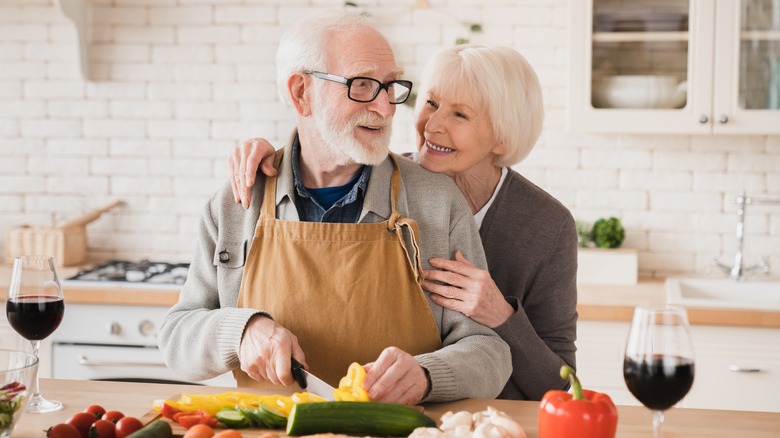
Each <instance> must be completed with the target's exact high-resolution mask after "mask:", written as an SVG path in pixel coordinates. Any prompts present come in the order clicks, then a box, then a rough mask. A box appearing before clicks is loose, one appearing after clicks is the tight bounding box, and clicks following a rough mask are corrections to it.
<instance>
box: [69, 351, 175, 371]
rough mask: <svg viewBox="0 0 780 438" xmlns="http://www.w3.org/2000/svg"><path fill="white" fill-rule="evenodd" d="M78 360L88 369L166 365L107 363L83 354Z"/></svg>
mask: <svg viewBox="0 0 780 438" xmlns="http://www.w3.org/2000/svg"><path fill="white" fill-rule="evenodd" d="M76 359H77V360H78V362H79V365H84V366H88V367H137V366H142V367H161V368H165V364H164V363H160V362H114V361H106V360H90V359H88V358H87V356H84V355H83V354H79V355H78V356H76Z"/></svg>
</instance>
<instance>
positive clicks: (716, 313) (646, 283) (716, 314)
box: [577, 279, 780, 328]
mask: <svg viewBox="0 0 780 438" xmlns="http://www.w3.org/2000/svg"><path fill="white" fill-rule="evenodd" d="M577 292H578V294H579V296H578V303H577V312H578V313H579V317H580V319H582V320H596V321H628V322H630V321H631V318H632V317H633V314H634V307H635V306H639V305H645V306H661V305H663V304H664V303H666V291H665V289H664V280H663V279H647V280H640V281H639V283H638V284H636V285H627V286H615V285H590V284H587V285H582V284H581V285H578V286H577ZM688 320H689V321H690V323H691V324H700V325H722V326H743V327H766V328H780V312H776V311H771V310H766V311H763V310H745V309H716V308H703V307H700V308H694V307H689V308H688Z"/></svg>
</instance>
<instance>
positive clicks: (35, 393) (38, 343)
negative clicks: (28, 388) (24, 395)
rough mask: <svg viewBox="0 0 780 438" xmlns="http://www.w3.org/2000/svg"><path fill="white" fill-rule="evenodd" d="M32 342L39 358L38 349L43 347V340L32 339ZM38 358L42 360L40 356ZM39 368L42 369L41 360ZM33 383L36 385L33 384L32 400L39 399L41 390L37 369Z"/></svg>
mask: <svg viewBox="0 0 780 438" xmlns="http://www.w3.org/2000/svg"><path fill="white" fill-rule="evenodd" d="M30 344H31V345H32V350H33V351H32V352H33V355H35V357H36V358H38V349H39V348H40V347H41V341H30ZM38 360H39V361H40V358H38ZM38 369H40V362H39V363H38ZM33 385H35V386H33V395H32V397H31V398H32V400H37V399H39V398H41V392H40V390H39V386H38V370H37V369H36V371H35V383H33Z"/></svg>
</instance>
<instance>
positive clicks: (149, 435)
mask: <svg viewBox="0 0 780 438" xmlns="http://www.w3.org/2000/svg"><path fill="white" fill-rule="evenodd" d="M172 436H173V429H171V425H170V423H168V422H167V421H163V420H157V421H154V422H151V423H149V424H147V425H146V426H144V427H142V428H140V429H138V430H136V431H135V432H133V433H131V434H130V435H128V436H127V438H171V437H172Z"/></svg>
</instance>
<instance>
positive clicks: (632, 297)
mask: <svg viewBox="0 0 780 438" xmlns="http://www.w3.org/2000/svg"><path fill="white" fill-rule="evenodd" d="M77 271H78V268H60V269H59V274H60V277H61V279H64V278H68V277H70V276H72V275H75V273H76V272H77ZM9 278H10V267H9V266H7V265H5V266H0V298H2V299H5V298H6V296H7V291H8V281H9ZM577 288H578V292H579V297H578V304H577V311H578V312H579V317H580V319H581V320H584V321H631V318H632V315H633V312H634V307H635V306H638V305H663V304H664V303H665V302H666V295H665V291H664V280H663V279H640V281H639V283H638V284H636V285H626V286H616V285H591V284H587V285H583V284H581V285H578V286H577ZM63 292H64V294H65V301H66V303H82V304H113V305H137V306H172V305H173V304H175V303H176V302H177V301H178V299H179V292H178V291H177V290H171V289H136V288H133V287H107V286H100V285H96V286H95V287H82V286H70V285H65V286H64V287H63ZM688 318H689V320H690V322H691V324H703V325H704V324H706V325H723V326H744V327H767V328H780V312H776V311H760V310H743V309H715V308H689V309H688Z"/></svg>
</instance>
